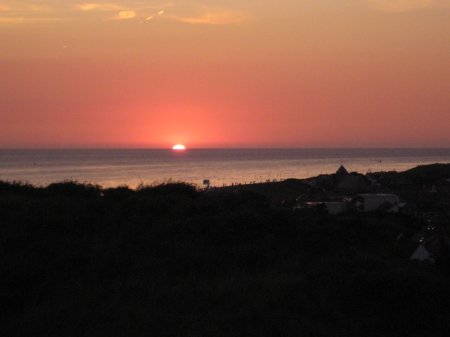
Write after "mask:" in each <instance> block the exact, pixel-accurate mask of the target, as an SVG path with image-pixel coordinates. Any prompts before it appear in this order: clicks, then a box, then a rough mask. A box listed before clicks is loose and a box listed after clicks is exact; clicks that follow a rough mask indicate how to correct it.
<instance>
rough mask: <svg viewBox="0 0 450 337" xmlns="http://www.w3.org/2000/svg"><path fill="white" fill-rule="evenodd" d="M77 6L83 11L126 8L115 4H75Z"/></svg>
mask: <svg viewBox="0 0 450 337" xmlns="http://www.w3.org/2000/svg"><path fill="white" fill-rule="evenodd" d="M75 7H76V8H79V9H81V10H83V11H91V10H100V11H117V10H121V9H124V7H122V6H119V5H115V4H94V3H90V4H83V5H75Z"/></svg>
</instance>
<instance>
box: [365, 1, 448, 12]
mask: <svg viewBox="0 0 450 337" xmlns="http://www.w3.org/2000/svg"><path fill="white" fill-rule="evenodd" d="M365 1H366V2H368V3H369V4H370V5H371V6H372V7H373V8H375V9H377V10H380V11H384V12H390V13H400V12H406V11H411V10H416V9H421V8H431V7H450V3H449V1H448V0H365Z"/></svg>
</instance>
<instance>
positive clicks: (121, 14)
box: [109, 11, 136, 20]
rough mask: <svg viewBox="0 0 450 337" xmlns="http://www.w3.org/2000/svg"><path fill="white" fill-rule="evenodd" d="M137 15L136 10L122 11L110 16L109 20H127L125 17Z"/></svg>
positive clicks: (129, 17) (130, 17)
mask: <svg viewBox="0 0 450 337" xmlns="http://www.w3.org/2000/svg"><path fill="white" fill-rule="evenodd" d="M135 16H136V13H135V12H134V11H122V12H119V14H117V15H115V16H113V17H110V18H109V20H125V19H132V18H134V17H135Z"/></svg>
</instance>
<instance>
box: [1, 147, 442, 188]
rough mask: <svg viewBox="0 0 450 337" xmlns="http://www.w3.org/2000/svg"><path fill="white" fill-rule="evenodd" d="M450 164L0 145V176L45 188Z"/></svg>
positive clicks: (311, 153)
mask: <svg viewBox="0 0 450 337" xmlns="http://www.w3.org/2000/svg"><path fill="white" fill-rule="evenodd" d="M433 163H450V148H433V149H424V148H421V149H412V148H403V149H388V148H382V149H355V148H352V149H322V148H321V149H274V148H271V149H187V150H184V151H179V150H178V151H177V150H172V149H14V150H12V149H0V180H2V181H9V182H21V183H29V184H33V185H35V186H47V185H49V184H51V183H55V182H63V181H77V182H80V183H91V184H97V185H100V186H102V187H104V188H108V187H117V186H124V185H126V186H129V187H131V188H136V187H137V186H139V185H140V184H144V185H146V184H158V183H161V182H167V181H185V182H189V183H193V184H196V185H198V186H199V187H203V186H204V182H205V180H209V183H210V186H211V187H221V186H229V185H233V184H250V183H265V182H267V181H281V180H285V179H288V178H296V179H305V178H309V177H314V176H317V175H319V174H332V173H335V172H336V171H337V169H338V168H339V167H340V166H341V165H344V167H345V168H346V169H347V171H349V172H359V173H367V172H380V171H398V172H400V171H405V170H408V169H411V168H414V167H416V166H418V165H426V164H433Z"/></svg>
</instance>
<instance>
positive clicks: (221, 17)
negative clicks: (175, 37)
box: [169, 7, 249, 25]
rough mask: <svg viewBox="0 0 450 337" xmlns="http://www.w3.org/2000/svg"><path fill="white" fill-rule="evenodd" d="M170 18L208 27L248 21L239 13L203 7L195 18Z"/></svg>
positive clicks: (245, 16) (172, 16)
mask: <svg viewBox="0 0 450 337" xmlns="http://www.w3.org/2000/svg"><path fill="white" fill-rule="evenodd" d="M169 18H171V19H174V20H177V21H181V22H186V23H192V24H208V25H231V24H237V23H241V22H244V21H246V20H248V18H249V17H248V16H247V15H246V14H244V13H242V12H239V11H232V10H228V9H223V8H211V7H202V8H201V9H200V11H199V13H198V14H197V15H195V16H192V15H191V16H176V15H171V16H169Z"/></svg>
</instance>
